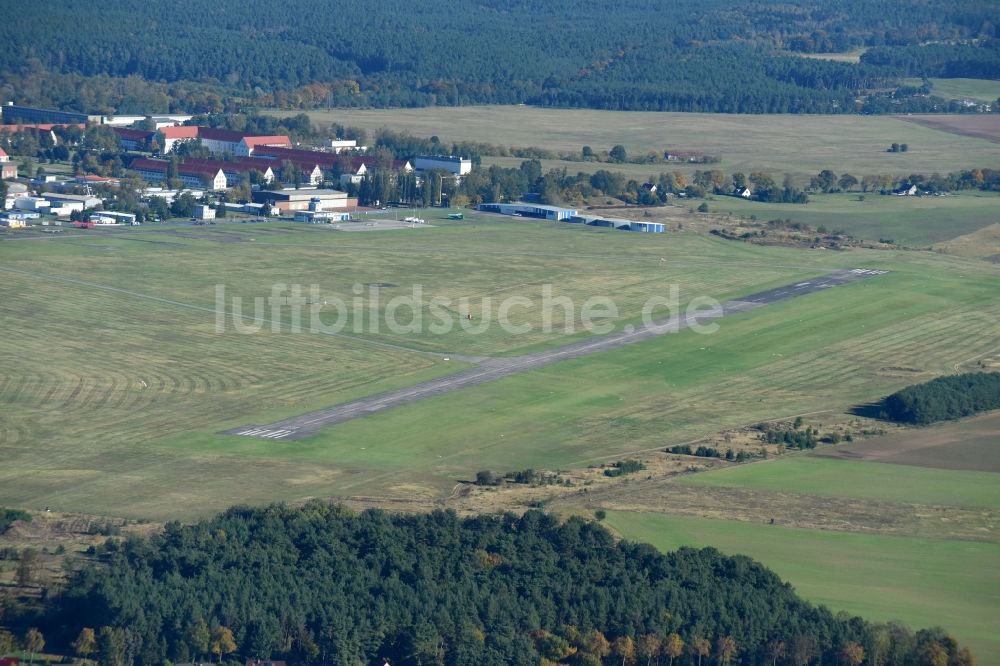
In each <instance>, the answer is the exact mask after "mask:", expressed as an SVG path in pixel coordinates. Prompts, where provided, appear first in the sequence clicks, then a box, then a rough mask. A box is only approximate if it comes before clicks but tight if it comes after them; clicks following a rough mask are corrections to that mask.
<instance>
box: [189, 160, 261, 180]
mask: <svg viewBox="0 0 1000 666" xmlns="http://www.w3.org/2000/svg"><path fill="white" fill-rule="evenodd" d="M184 164H185V165H187V166H190V167H202V168H206V169H221V170H222V172H223V173H224V174H226V187H236V186H237V185H239V184H240V181H241V180H243V177H244V176H248V175H249V174H250V172H251V171H257V172H259V173H260V175H261V180H262V181H263V182H265V183H270V182H272V181H273V180H274V170H273V169H272V168H271V167H272V166H273V165H274V163H273V162H271V161H270V160H258V159H254V158H252V157H239V158H236V159H230V160H203V159H196V158H193V157H189V158H187V159H185V160H184Z"/></svg>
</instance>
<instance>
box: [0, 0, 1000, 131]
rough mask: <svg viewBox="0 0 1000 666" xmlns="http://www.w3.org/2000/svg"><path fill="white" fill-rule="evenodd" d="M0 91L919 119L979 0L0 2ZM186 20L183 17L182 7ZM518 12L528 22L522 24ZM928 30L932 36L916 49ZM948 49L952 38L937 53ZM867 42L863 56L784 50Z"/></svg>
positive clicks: (987, 48)
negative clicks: (919, 85)
mask: <svg viewBox="0 0 1000 666" xmlns="http://www.w3.org/2000/svg"><path fill="white" fill-rule="evenodd" d="M7 5H8V6H7V7H6V8H7V9H8V11H7V12H6V16H5V21H3V23H0V72H2V75H0V96H2V97H3V98H4V99H12V100H15V101H18V102H25V103H31V104H39V105H43V104H44V105H54V106H58V107H61V108H76V109H80V110H85V111H88V112H101V113H119V114H125V113H156V112H166V111H187V112H196V113H200V112H220V111H238V110H241V109H245V108H248V107H254V106H256V107H261V106H278V107H281V108H286V109H294V108H322V107H330V106H351V107H369V106H376V107H386V106H393V107H416V106H433V105H451V106H454V105H468V104H485V103H494V104H517V103H526V104H534V105H543V106H559V107H587V108H601V109H632V110H673V111H714V112H729V113H785V112H789V113H820V112H822V113H852V112H855V111H858V110H865V111H874V112H882V111H887V110H890V109H892V110H895V111H897V112H898V111H923V110H928V107H930V106H933V105H941V104H943V100H940V99H938V100H936V101H931V102H929V101H928V100H927V99H926V98H925V97H923V96H916V95H909V96H900V95H897V94H896V92H895V91H896V90H897V89H898V88H899V81H898V79H900V78H901V77H904V76H987V75H990V72H992V73H993V74H995V72H996V64H995V56H994V52H995V50H996V49H995V46H994V45H995V42H996V37H997V27H996V22H995V10H994V8H993V7H992V5H991V3H990V2H989V0H968V1H966V2H962V3H959V4H957V5H955V6H953V7H950V8H949V10H948V11H947V12H944V11H939V9H938V8H937V7H936V6H934V5H933V4H931V3H919V4H916V5H915V4H913V3H911V2H906V1H905V0H888V2H885V1H882V2H880V1H877V0H835V1H832V2H822V3H820V2H818V1H816V0H797V2H795V3H792V4H789V3H787V2H784V1H781V0H756V1H755V2H753V3H750V4H747V5H745V6H740V7H739V8H734V7H733V6H732V5H731V3H729V2H726V1H725V0H678V1H677V2H673V3H670V4H669V5H663V3H660V2H656V1H655V0H622V1H621V2H617V3H615V5H614V7H613V8H609V9H608V10H606V11H594V10H593V7H592V6H591V5H590V4H588V3H586V2H584V0H517V1H516V2H513V3H510V2H505V3H496V2H485V3H477V4H468V3H459V4H448V5H442V4H441V3H435V2H433V1H432V0H382V2H380V3H379V4H378V6H377V8H376V7H373V6H372V5H371V4H365V3H357V2H354V3H343V4H342V6H338V9H337V11H336V12H329V11H325V9H326V7H325V5H323V4H322V3H319V2H318V1H317V0H289V1H288V2H284V3H280V4H275V3H269V2H264V1H263V0H249V2H247V3H245V5H244V6H243V9H244V11H241V12H237V13H234V12H231V11H228V10H227V8H226V7H225V6H224V5H220V4H219V3H213V2H210V0H190V1H189V2H186V3H185V5H184V9H183V11H178V10H177V8H176V7H174V6H173V5H171V4H170V3H165V2H162V1H159V2H143V1H141V0H109V1H108V2H106V3H103V4H102V6H101V10H100V11H99V12H98V11H95V10H94V8H93V7H91V6H89V5H86V4H80V5H72V4H70V5H67V6H65V7H61V8H60V11H59V12H57V13H52V12H50V11H47V8H46V7H45V6H44V5H39V4H38V3H32V2H29V1H28V0H9V2H8V3H7ZM192 16H197V17H198V20H197V21H192V20H191V17H192ZM527 17H530V20H526V19H527ZM929 41H935V42H936V43H937V44H936V45H932V46H931V47H925V46H922V45H923V44H926V43H927V42H929ZM951 43H955V44H956V46H950V44H951ZM859 46H867V47H873V48H872V51H871V55H866V57H865V58H863V59H862V62H861V63H843V62H831V61H826V60H818V59H808V58H802V57H798V56H796V55H790V54H789V52H807V53H808V52H816V51H817V50H821V49H823V48H833V49H834V50H837V49H842V48H855V47H859Z"/></svg>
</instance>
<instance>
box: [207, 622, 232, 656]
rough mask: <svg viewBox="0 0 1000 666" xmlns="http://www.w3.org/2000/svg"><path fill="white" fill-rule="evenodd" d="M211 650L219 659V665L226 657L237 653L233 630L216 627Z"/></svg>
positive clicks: (213, 631) (210, 646) (210, 645)
mask: <svg viewBox="0 0 1000 666" xmlns="http://www.w3.org/2000/svg"><path fill="white" fill-rule="evenodd" d="M209 649H211V650H212V654H214V655H216V656H217V657H218V658H219V663H222V657H223V656H224V655H227V654H229V653H230V652H235V651H236V639H234V638H233V630H232V629H230V628H229V627H216V628H215V629H213V630H212V640H211V643H210V644H209Z"/></svg>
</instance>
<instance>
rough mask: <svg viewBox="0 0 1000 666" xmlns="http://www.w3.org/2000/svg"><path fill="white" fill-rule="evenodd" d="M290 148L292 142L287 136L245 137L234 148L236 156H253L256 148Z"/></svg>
mask: <svg viewBox="0 0 1000 666" xmlns="http://www.w3.org/2000/svg"><path fill="white" fill-rule="evenodd" d="M262 147H263V148H291V147H292V141H291V139H289V138H288V137H287V136H281V135H278V136H245V137H243V140H242V141H240V144H239V145H238V146H237V147H236V154H237V155H253V154H254V151H255V150H257V149H258V148H262Z"/></svg>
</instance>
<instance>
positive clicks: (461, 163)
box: [413, 155, 472, 177]
mask: <svg viewBox="0 0 1000 666" xmlns="http://www.w3.org/2000/svg"><path fill="white" fill-rule="evenodd" d="M413 168H414V169H416V170H417V172H418V173H421V172H424V171H432V170H434V169H438V170H440V171H447V172H448V173H450V174H454V175H456V176H459V177H461V176H464V175H465V174H467V173H469V172H471V171H472V160H470V159H466V158H464V157H455V156H454V155H448V156H440V155H422V156H419V157H414V158H413Z"/></svg>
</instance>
